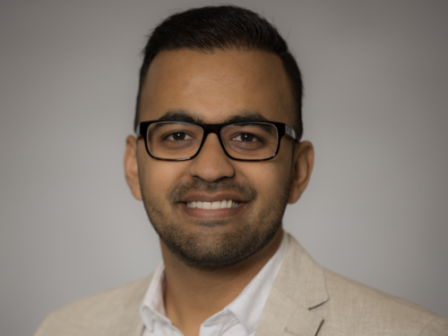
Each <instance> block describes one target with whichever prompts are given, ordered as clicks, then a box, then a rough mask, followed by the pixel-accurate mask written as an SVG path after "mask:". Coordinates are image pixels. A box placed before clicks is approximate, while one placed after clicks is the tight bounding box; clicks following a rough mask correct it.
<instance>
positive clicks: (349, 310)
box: [322, 269, 448, 336]
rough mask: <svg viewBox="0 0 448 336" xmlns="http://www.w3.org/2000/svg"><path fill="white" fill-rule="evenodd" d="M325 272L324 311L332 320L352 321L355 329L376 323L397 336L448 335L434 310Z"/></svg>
mask: <svg viewBox="0 0 448 336" xmlns="http://www.w3.org/2000/svg"><path fill="white" fill-rule="evenodd" d="M324 273H325V279H326V285H327V289H328V292H329V300H328V302H327V303H326V304H325V305H324V306H326V307H324V306H323V307H322V308H324V310H326V311H327V313H329V315H330V316H331V317H330V320H332V321H344V320H345V321H348V320H351V321H352V322H353V325H354V326H355V327H356V326H359V327H361V326H363V325H366V324H367V323H368V321H372V320H376V322H377V326H380V325H381V326H382V328H384V331H387V332H389V333H390V334H394V335H395V334H397V335H401V334H403V335H416V336H417V335H425V336H426V335H447V336H448V321H447V320H446V319H444V318H442V317H439V316H437V315H435V314H434V313H432V312H431V311H429V310H427V309H425V308H423V307H421V306H419V305H416V304H414V303H412V302H410V301H407V300H404V299H401V298H398V297H395V296H393V295H389V294H386V293H384V292H381V291H379V290H376V289H374V288H371V287H369V286H366V285H363V284H361V283H358V282H356V281H354V280H351V279H348V278H345V277H343V276H341V275H339V274H337V273H334V272H332V271H329V270H327V269H324ZM355 321H356V322H355ZM361 329H362V327H361ZM392 331H396V333H393V332H392ZM436 331H437V332H436ZM439 331H440V332H439Z"/></svg>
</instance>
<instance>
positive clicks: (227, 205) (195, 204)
mask: <svg viewBox="0 0 448 336" xmlns="http://www.w3.org/2000/svg"><path fill="white" fill-rule="evenodd" d="M185 204H186V205H187V208H192V209H204V210H219V209H233V208H238V207H239V206H240V204H241V202H237V201H234V200H231V199H230V200H222V201H216V202H202V201H192V202H186V203H185Z"/></svg>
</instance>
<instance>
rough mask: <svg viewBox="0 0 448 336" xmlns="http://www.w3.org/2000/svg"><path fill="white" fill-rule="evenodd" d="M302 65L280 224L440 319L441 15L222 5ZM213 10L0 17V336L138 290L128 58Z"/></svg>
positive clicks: (161, 5) (139, 225) (57, 10)
mask: <svg viewBox="0 0 448 336" xmlns="http://www.w3.org/2000/svg"><path fill="white" fill-rule="evenodd" d="M229 2H230V3H232V2H234V3H237V4H239V5H242V6H245V7H248V8H250V9H253V10H255V11H257V12H260V13H264V15H266V16H267V18H268V19H269V20H270V21H271V22H274V23H275V24H276V25H277V27H278V28H279V30H280V32H281V33H282V34H283V36H285V38H286V39H287V41H288V42H289V44H290V46H291V48H292V50H293V52H294V54H295V55H296V56H297V58H298V61H299V64H300V66H301V68H302V71H303V75H304V80H305V86H306V93H305V101H304V122H305V136H304V138H305V139H308V140H311V141H312V142H313V143H314V145H315V150H316V164H315V170H314V173H313V176H312V179H311V183H310V185H309V187H308V190H307V191H306V192H305V194H304V195H303V197H302V199H301V200H300V201H299V202H298V203H297V204H295V205H293V206H290V207H288V209H287V212H286V215H285V220H284V222H285V227H286V229H287V230H288V231H290V232H291V233H293V235H294V236H295V237H297V238H298V239H299V241H300V242H301V243H302V244H303V245H304V246H305V248H306V249H307V250H308V251H309V252H310V253H311V255H313V256H314V258H315V259H316V260H317V261H318V262H319V263H321V264H322V265H323V266H325V267H327V268H330V269H332V270H334V271H336V272H338V273H341V274H343V275H346V276H348V277H351V278H354V279H356V280H358V281H361V282H363V283H366V284H368V285H370V286H373V287H375V288H378V289H380V290H383V291H385V292H388V293H391V294H394V295H397V296H400V297H403V298H406V299H408V300H411V301H414V302H416V303H418V304H420V305H423V306H424V307H426V308H428V309H430V310H433V311H434V312H436V313H438V314H440V315H442V316H444V317H448V289H447V284H448V244H447V237H448V204H447V200H448V178H447V176H446V174H447V172H448V151H447V145H448V131H447V128H448V114H447V108H448V98H447V97H448V92H447V91H448V90H447V89H448V66H447V60H448V44H447V37H446V36H447V31H448V20H447V19H446V18H447V14H448V3H447V2H446V1H445V0H441V1H429V0H424V1H423V0H421V1H409V0H395V1H389V0H381V1H378V0H377V1H358V0H357V1H345V0H344V1H342V0H339V1H334V0H327V1H297V0H295V1H287V0H282V1H278V0H277V1H275V2H274V1H258V0H257V1H256V0H252V1H238V2H236V1H228V2H227V3H229ZM212 3H215V4H217V3H220V2H219V1H214V2H211V1H205V0H204V1H197V0H189V1H185V0H182V1H180V0H178V1H175V0H165V1H163V2H162V1H143V0H141V1H137V0H135V1H106V0H104V1H31V0H27V1H5V0H3V1H2V2H1V4H0V48H1V62H0V74H1V76H0V112H1V114H0V158H1V165H0V170H1V174H0V191H1V192H0V230H1V233H0V284H1V287H0V335H2V336H9V335H29V334H31V333H32V332H33V330H34V329H35V328H36V327H37V325H38V323H39V322H40V321H41V319H42V318H43V317H44V316H45V315H46V314H47V313H48V312H50V311H51V310H53V309H55V308H57V307H60V306H61V305H65V304H67V303H69V302H70V301H72V300H75V299H77V298H80V297H83V296H86V295H90V294H93V293H95V292H98V291H101V290H105V289H108V288H111V287H114V286H118V285H121V284H124V283H126V282H129V281H133V280H135V279H138V278H141V277H143V276H145V275H147V274H149V273H151V271H152V270H153V269H154V268H155V266H156V264H157V263H158V262H159V260H160V258H161V256H160V252H159V245H158V240H157V237H156V235H155V233H154V232H153V229H152V227H151V225H150V224H149V223H148V220H147V217H146V214H145V212H144V209H143V206H142V204H141V203H139V202H137V201H135V200H134V199H133V198H132V196H131V194H130V192H129V190H128V188H127V185H126V184H125V180H124V173H123V164H122V158H123V152H124V148H125V137H126V135H127V134H129V133H131V132H132V120H133V108H134V97H135V95H136V89H137V72H138V67H139V64H140V61H141V59H140V56H139V52H140V50H141V48H142V47H143V44H144V42H145V39H146V38H145V36H146V35H147V34H148V32H149V31H150V29H151V28H152V27H154V26H155V25H156V24H157V23H159V22H160V20H161V19H163V18H164V17H166V16H167V15H169V14H172V13H174V12H176V11H179V10H182V9H186V8H189V7H192V6H201V5H207V4H212Z"/></svg>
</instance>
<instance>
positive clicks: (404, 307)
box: [35, 236, 448, 336]
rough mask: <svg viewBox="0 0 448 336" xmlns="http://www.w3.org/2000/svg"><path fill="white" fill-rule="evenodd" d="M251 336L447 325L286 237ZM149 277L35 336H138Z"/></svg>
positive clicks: (55, 316) (53, 319) (61, 317)
mask: <svg viewBox="0 0 448 336" xmlns="http://www.w3.org/2000/svg"><path fill="white" fill-rule="evenodd" d="M288 239H289V247H288V252H287V254H286V256H285V260H284V262H283V265H282V267H281V269H280V271H279V274H278V276H277V278H276V280H275V282H274V285H273V287H272V290H271V292H270V294H269V297H268V300H267V302H266V305H265V307H264V310H263V313H262V316H261V320H260V322H259V324H258V327H257V330H256V333H255V335H256V336H280V335H283V336H294V335H296V336H314V335H319V336H325V335H332V336H339V335H340V336H343V335H344V336H349V335H357V336H360V335H363V336H366V335H390V336H392V335H393V336H395V335H403V336H404V335H406V336H409V335H415V336H417V335H421V336H423V335H425V336H429V335H431V336H436V335H437V336H441V335H444V336H448V320H446V319H444V318H441V317H438V316H436V315H434V314H433V313H431V312H429V311H428V310H426V309H424V308H421V307H419V306H417V305H414V304H412V303H410V302H408V301H405V300H402V299H398V298H396V297H393V296H390V295H387V294H384V293H381V292H379V291H377V290H374V289H372V288H369V287H367V286H364V285H361V284H359V283H356V282H354V281H352V280H349V279H346V278H344V277H341V276H339V275H337V274H335V273H333V272H331V271H328V270H326V269H323V268H322V267H320V266H319V265H318V264H317V263H316V262H315V261H314V260H313V259H312V258H311V257H310V256H309V255H308V254H307V253H306V251H305V250H304V249H303V248H302V247H301V246H300V245H299V243H297V241H296V240H295V239H294V238H293V237H291V236H289V237H288ZM149 282H150V278H146V279H143V280H140V281H138V282H135V283H132V284H129V285H127V286H124V287H120V288H117V289H113V290H111V291H108V292H105V293H101V294H98V295H95V296H93V297H89V298H86V299H83V300H80V301H77V302H75V303H72V304H71V305H69V306H67V307H65V308H62V309H59V310H57V311H55V312H53V313H51V314H50V315H49V316H48V317H47V318H46V319H45V320H44V321H43V322H42V324H41V326H40V327H39V329H38V330H37V332H36V334H35V336H81V335H82V336H141V334H142V330H143V323H142V321H141V318H140V315H139V307H140V304H141V303H142V301H143V297H144V295H145V292H146V290H147V288H148V286H149Z"/></svg>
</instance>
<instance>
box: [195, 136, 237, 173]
mask: <svg viewBox="0 0 448 336" xmlns="http://www.w3.org/2000/svg"><path fill="white" fill-rule="evenodd" d="M190 174H191V176H194V177H199V178H200V179H202V180H204V181H207V182H215V181H217V180H219V179H221V178H223V177H232V176H233V175H234V174H235V169H234V167H233V165H232V162H231V159H230V158H229V157H227V156H226V154H225V153H224V150H223V148H222V147H221V143H220V142H219V139H218V136H217V135H216V134H213V133H210V134H209V135H208V136H207V138H206V139H205V142H204V144H203V146H202V149H201V151H200V152H199V154H198V156H196V157H195V158H194V159H193V160H192V163H191V166H190Z"/></svg>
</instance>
